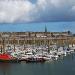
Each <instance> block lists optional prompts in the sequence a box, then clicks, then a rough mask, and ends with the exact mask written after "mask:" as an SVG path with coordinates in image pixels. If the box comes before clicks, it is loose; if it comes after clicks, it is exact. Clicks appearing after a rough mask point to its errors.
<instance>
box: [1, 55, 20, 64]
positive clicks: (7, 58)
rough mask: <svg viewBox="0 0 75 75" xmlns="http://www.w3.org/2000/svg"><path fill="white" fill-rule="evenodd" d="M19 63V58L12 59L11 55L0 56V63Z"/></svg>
mask: <svg viewBox="0 0 75 75" xmlns="http://www.w3.org/2000/svg"><path fill="white" fill-rule="evenodd" d="M1 62H3V63H18V62H20V61H19V60H18V59H17V58H14V57H12V56H11V55H9V54H0V63H1Z"/></svg>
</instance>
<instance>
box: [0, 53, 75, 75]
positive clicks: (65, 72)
mask: <svg viewBox="0 0 75 75" xmlns="http://www.w3.org/2000/svg"><path fill="white" fill-rule="evenodd" d="M0 75H75V54H70V55H67V56H66V57H63V58H61V59H59V60H57V61H50V62H45V63H24V62H22V63H0Z"/></svg>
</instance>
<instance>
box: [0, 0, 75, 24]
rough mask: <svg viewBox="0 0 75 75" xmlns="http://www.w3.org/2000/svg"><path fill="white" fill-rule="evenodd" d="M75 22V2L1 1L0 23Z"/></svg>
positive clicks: (57, 0) (63, 0) (48, 0)
mask: <svg viewBox="0 0 75 75" xmlns="http://www.w3.org/2000/svg"><path fill="white" fill-rule="evenodd" d="M51 21H53V22H54V21H75V0H0V23H15V22H22V23H24V22H25V23H28V22H51Z"/></svg>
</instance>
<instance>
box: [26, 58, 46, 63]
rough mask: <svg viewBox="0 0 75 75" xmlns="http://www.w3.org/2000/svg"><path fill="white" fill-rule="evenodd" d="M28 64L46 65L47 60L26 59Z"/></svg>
mask: <svg viewBox="0 0 75 75" xmlns="http://www.w3.org/2000/svg"><path fill="white" fill-rule="evenodd" d="M25 61H26V63H44V62H45V61H46V60H45V59H43V58H41V59H34V58H27V59H25Z"/></svg>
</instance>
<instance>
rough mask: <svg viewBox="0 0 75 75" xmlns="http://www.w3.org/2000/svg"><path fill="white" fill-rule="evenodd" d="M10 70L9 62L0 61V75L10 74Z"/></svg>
mask: <svg viewBox="0 0 75 75" xmlns="http://www.w3.org/2000/svg"><path fill="white" fill-rule="evenodd" d="M10 70H11V65H10V64H9V63H0V71H1V72H0V74H1V75H11V74H10Z"/></svg>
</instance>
